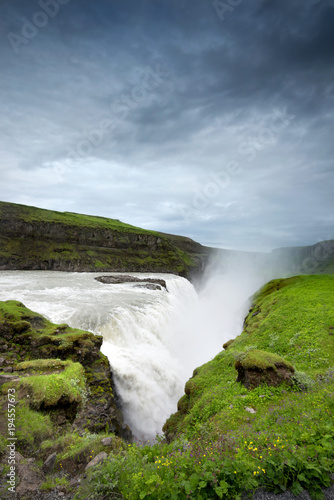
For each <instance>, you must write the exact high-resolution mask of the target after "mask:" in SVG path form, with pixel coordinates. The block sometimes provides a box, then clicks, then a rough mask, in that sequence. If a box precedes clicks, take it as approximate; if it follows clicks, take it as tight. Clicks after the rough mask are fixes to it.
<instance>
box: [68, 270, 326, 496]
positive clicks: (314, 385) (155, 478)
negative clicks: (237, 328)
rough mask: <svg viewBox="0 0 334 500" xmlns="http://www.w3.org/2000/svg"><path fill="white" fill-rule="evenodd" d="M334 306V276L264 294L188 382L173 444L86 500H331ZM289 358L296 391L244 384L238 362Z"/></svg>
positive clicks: (105, 471)
mask: <svg viewBox="0 0 334 500" xmlns="http://www.w3.org/2000/svg"><path fill="white" fill-rule="evenodd" d="M333 297H334V277H332V276H300V277H294V278H290V279H287V280H274V281H272V282H270V283H269V284H267V285H266V286H265V287H263V288H262V289H261V290H260V291H259V292H258V293H257V294H256V296H255V297H254V303H253V306H252V308H251V310H250V312H249V314H248V316H247V318H246V322H245V327H244V331H243V332H242V334H241V335H240V336H238V337H237V338H236V339H235V341H234V342H233V343H230V344H229V345H228V346H227V347H228V348H227V350H224V351H222V352H220V353H219V354H218V355H217V356H216V357H215V358H214V359H213V360H212V361H210V362H208V363H206V364H205V365H203V366H201V367H199V368H197V369H196V370H195V372H194V376H193V378H191V379H190V380H189V381H188V382H187V384H186V387H185V395H184V396H183V397H182V398H181V400H180V401H179V403H178V408H179V411H178V412H177V413H175V414H174V415H172V416H171V417H170V418H169V419H168V421H167V423H166V425H165V428H164V429H165V432H166V434H167V435H168V436H169V441H170V442H169V443H166V442H164V441H161V442H159V443H157V444H155V445H153V446H147V445H144V446H143V445H141V444H134V445H132V446H130V447H129V448H128V452H127V453H126V454H124V452H123V453H119V454H118V455H116V456H115V455H114V456H113V457H110V460H108V461H106V462H104V463H103V464H102V465H101V466H100V467H98V468H96V469H95V470H94V471H91V472H90V473H89V481H88V482H87V483H86V484H84V485H83V487H82V489H81V491H80V492H79V493H78V494H77V497H76V498H78V499H81V498H82V499H83V498H85V499H97V498H103V497H104V496H108V495H109V496H110V497H112V495H117V494H121V495H122V496H123V497H124V498H126V499H127V498H128V499H133V500H136V499H143V498H150V499H159V500H160V499H165V498H166V499H183V498H196V499H203V500H204V499H207V498H223V499H240V498H241V494H242V492H243V491H245V490H247V489H250V490H255V489H256V488H258V487H261V486H263V487H265V488H267V489H269V490H271V491H274V492H275V493H279V492H282V491H285V490H286V489H291V490H292V491H293V493H295V494H298V493H299V492H301V491H302V490H303V489H307V490H308V491H310V493H311V496H312V498H313V499H321V498H324V497H323V494H322V492H321V488H323V487H327V486H329V485H330V474H331V473H333V471H334V418H333V417H334V337H333V333H334V305H333ZM259 352H260V354H259ZM281 357H283V358H284V360H285V361H286V362H287V363H290V365H293V366H294V367H295V369H296V372H295V374H294V376H293V377H294V385H293V386H289V385H281V386H278V387H270V386H267V385H261V386H259V387H257V388H255V389H252V390H247V389H246V388H245V387H244V386H243V385H242V384H240V383H237V382H236V378H237V371H236V369H235V363H236V360H238V359H243V360H246V361H247V359H248V361H249V363H250V366H252V367H253V366H255V365H257V367H259V364H260V365H261V366H260V368H262V369H263V368H266V367H270V366H271V367H272V366H274V365H275V363H276V362H280V361H281ZM247 408H251V409H253V410H254V411H255V413H250V412H249V411H247Z"/></svg>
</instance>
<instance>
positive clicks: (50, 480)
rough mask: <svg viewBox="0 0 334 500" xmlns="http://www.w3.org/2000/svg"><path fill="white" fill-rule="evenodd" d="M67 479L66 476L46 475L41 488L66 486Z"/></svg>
mask: <svg viewBox="0 0 334 500" xmlns="http://www.w3.org/2000/svg"><path fill="white" fill-rule="evenodd" d="M69 484H70V483H69V480H68V479H67V478H66V477H55V476H47V478H46V480H45V481H44V483H42V484H41V486H40V489H41V490H47V491H49V490H53V489H54V488H56V487H57V486H63V487H65V488H67V487H68V486H69Z"/></svg>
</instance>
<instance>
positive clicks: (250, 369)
mask: <svg viewBox="0 0 334 500" xmlns="http://www.w3.org/2000/svg"><path fill="white" fill-rule="evenodd" d="M235 368H236V369H237V371H238V378H237V382H241V383H242V384H243V385H244V386H245V387H246V388H247V389H254V388H255V387H259V386H260V385H261V384H266V385H269V386H274V387H277V386H279V385H280V384H282V383H284V382H285V383H287V384H288V385H292V378H291V377H292V375H293V374H294V371H295V369H294V367H293V366H292V365H291V364H290V363H288V362H287V361H285V360H284V359H283V358H282V357H281V356H278V355H277V354H273V353H271V352H267V351H261V350H258V349H253V350H251V351H249V352H247V353H245V354H242V355H241V356H240V358H239V359H238V360H237V361H236V363H235Z"/></svg>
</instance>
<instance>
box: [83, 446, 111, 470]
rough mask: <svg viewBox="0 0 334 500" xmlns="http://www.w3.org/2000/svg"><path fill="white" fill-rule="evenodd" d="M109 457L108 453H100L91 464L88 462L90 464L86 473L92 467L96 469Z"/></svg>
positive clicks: (86, 468)
mask: <svg viewBox="0 0 334 500" xmlns="http://www.w3.org/2000/svg"><path fill="white" fill-rule="evenodd" d="M107 457H108V455H107V454H106V452H105V451H102V452H101V453H99V454H98V455H96V457H95V458H93V460H91V461H90V462H88V464H87V465H86V467H85V471H87V470H88V469H90V468H91V467H95V465H98V464H100V463H102V462H103V461H104V460H105V459H106V458H107Z"/></svg>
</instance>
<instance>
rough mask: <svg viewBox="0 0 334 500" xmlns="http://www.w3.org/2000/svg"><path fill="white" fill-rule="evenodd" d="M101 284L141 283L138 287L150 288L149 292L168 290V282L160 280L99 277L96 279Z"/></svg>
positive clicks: (130, 277) (131, 277)
mask: <svg viewBox="0 0 334 500" xmlns="http://www.w3.org/2000/svg"><path fill="white" fill-rule="evenodd" d="M95 279H96V281H99V282H100V283H105V284H107V285H119V284H123V283H140V285H136V287H143V288H148V289H149V290H161V289H162V288H164V289H165V290H167V285H166V281H165V280H162V279H158V278H137V277H135V276H124V275H122V276H119V275H118V276H98V277H97V278H95Z"/></svg>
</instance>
